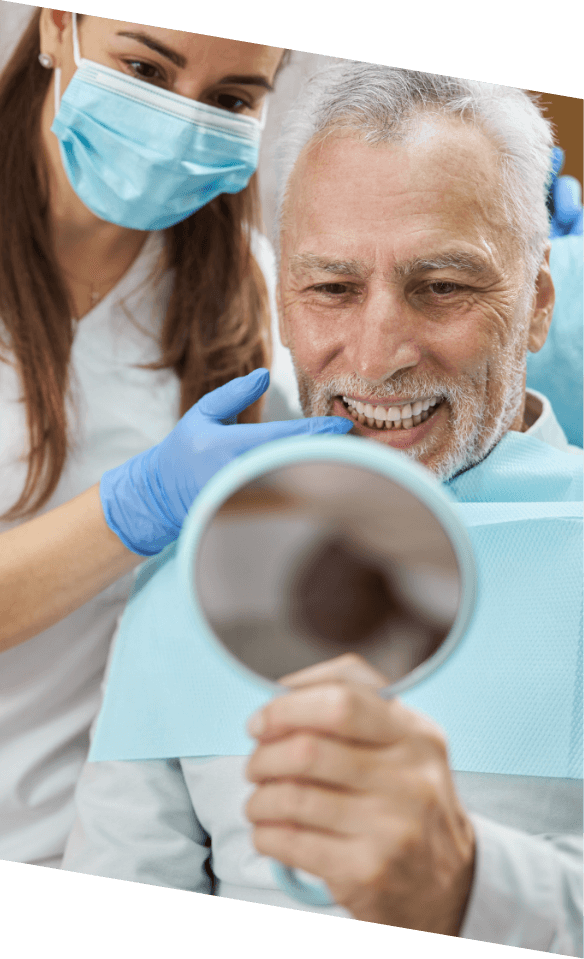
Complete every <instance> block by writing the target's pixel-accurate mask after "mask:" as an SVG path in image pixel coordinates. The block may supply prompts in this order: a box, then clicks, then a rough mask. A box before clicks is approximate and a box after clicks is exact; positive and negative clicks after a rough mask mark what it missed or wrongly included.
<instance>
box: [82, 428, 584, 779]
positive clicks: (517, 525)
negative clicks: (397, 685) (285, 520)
mask: <svg viewBox="0 0 584 959" xmlns="http://www.w3.org/2000/svg"><path fill="white" fill-rule="evenodd" d="M445 485H446V488H447V489H449V490H450V492H451V494H453V496H454V497H455V500H456V502H455V503H454V508H455V509H456V510H457V511H458V513H459V515H460V517H461V519H462V521H463V522H464V524H465V526H466V528H467V530H468V533H469V535H470V538H471V540H472V544H473V548H474V551H475V559H476V564H477V573H478V601H477V607H476V612H475V615H474V618H473V621H472V623H471V625H470V627H469V629H468V631H467V633H466V635H465V637H464V638H463V640H462V641H461V643H460V644H459V646H458V647H457V648H456V649H455V651H454V653H453V654H452V655H451V656H450V658H449V659H448V660H446V662H445V663H444V664H443V665H442V666H440V667H439V668H438V669H437V670H436V672H435V673H433V674H432V675H431V676H429V677H428V678H427V679H426V680H424V681H423V682H422V683H420V685H419V686H417V687H415V688H413V689H412V690H409V691H407V692H406V693H404V694H402V695H401V697H400V698H401V700H402V701H403V702H404V703H405V704H406V705H407V706H409V707H411V708H412V709H415V710H419V711H422V712H424V713H426V714H427V715H429V716H431V717H432V718H433V719H434V720H435V721H436V722H437V723H438V724H439V725H440V726H441V727H442V728H443V730H444V731H445V732H446V735H447V737H448V741H449V748H450V765H451V768H452V769H454V770H457V771H472V772H483V773H503V774H505V773H507V774H513V775H525V776H547V777H561V778H575V779H578V778H581V776H582V464H581V460H580V457H575V456H573V455H572V454H569V453H561V452H558V451H557V450H555V449H554V448H553V447H551V446H548V444H546V443H543V442H541V441H540V440H537V439H535V438H534V437H531V436H525V435H523V434H520V433H516V432H512V433H511V432H510V433H508V434H507V435H506V436H505V437H504V438H503V439H502V440H501V442H500V443H499V444H498V445H497V447H496V448H495V449H494V450H493V452H492V453H491V454H490V455H489V456H488V457H487V458H486V459H485V460H484V461H483V462H482V463H480V464H479V465H478V466H475V467H473V468H472V469H470V470H468V471H467V472H466V473H464V474H462V475H461V476H460V477H458V478H456V479H455V480H453V481H451V482H450V483H448V484H445ZM176 554H177V548H176V544H173V546H171V547H169V548H167V549H166V550H165V551H164V552H163V553H161V554H160V555H159V556H157V557H155V558H154V559H152V560H150V561H149V562H147V563H146V564H144V566H143V567H142V568H141V569H140V571H139V574H138V577H137V579H136V583H135V587H134V590H133V593H132V595H131V598H130V600H129V602H128V605H127V607H126V610H125V612H124V615H123V617H122V621H121V624H120V629H119V632H118V636H117V640H116V646H115V649H114V652H113V656H112V663H111V668H110V675H109V680H108V683H107V687H106V692H105V697H104V702H103V706H102V710H101V713H100V716H99V718H98V720H97V723H96V728H95V734H94V738H93V743H92V746H91V750H90V754H89V759H90V760H91V761H99V760H109V759H113V760H128V759H167V758H171V757H172V758H174V757H193V756H232V755H245V754H247V753H250V752H251V751H252V750H253V748H254V747H255V741H254V740H252V739H251V738H250V737H248V735H247V733H246V731H245V723H246V720H247V718H248V717H249V715H250V714H251V713H252V712H253V711H254V710H256V709H258V708H259V707H261V706H262V705H264V704H265V703H266V702H267V701H268V700H269V699H270V698H272V695H273V693H272V691H270V690H269V689H267V687H265V686H263V685H261V684H260V683H259V682H258V683H256V682H254V681H253V680H251V679H249V678H248V677H247V676H244V675H243V673H240V672H239V671H238V669H237V668H236V667H235V666H233V665H231V663H229V662H228V661H227V659H225V658H223V656H222V655H221V654H220V653H219V652H218V651H216V649H215V647H214V646H212V645H211V643H209V642H208V640H206V639H205V637H203V636H201V635H198V634H197V633H196V631H195V630H194V628H193V624H192V621H191V612H190V608H189V605H188V598H187V596H186V595H184V594H183V593H182V591H181V588H180V587H179V576H178V575H177V559H176Z"/></svg>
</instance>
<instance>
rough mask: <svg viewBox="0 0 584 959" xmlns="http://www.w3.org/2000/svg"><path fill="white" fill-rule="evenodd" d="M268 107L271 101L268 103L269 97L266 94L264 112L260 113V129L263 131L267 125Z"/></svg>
mask: <svg viewBox="0 0 584 959" xmlns="http://www.w3.org/2000/svg"><path fill="white" fill-rule="evenodd" d="M268 107H269V103H268V98H267V96H266V97H265V99H264V105H263V107H262V112H261V114H260V119H259V124H260V130H261V131H262V132H263V130H264V128H265V126H266V120H267V119H268Z"/></svg>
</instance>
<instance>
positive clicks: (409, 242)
mask: <svg viewBox="0 0 584 959" xmlns="http://www.w3.org/2000/svg"><path fill="white" fill-rule="evenodd" d="M499 193H500V178H499V172H498V165H497V154H496V152H495V148H494V147H493V146H492V144H491V143H490V141H489V140H488V139H487V138H486V137H485V136H484V135H483V134H482V133H481V132H480V131H479V130H477V129H475V128H474V127H473V126H472V125H470V124H469V125H463V124H462V123H460V122H459V121H457V120H435V119H431V118H424V119H422V120H421V121H420V123H419V126H418V128H417V131H416V136H415V138H410V139H409V140H408V141H407V142H402V143H399V144H381V145H379V146H374V145H370V144H367V143H365V142H363V141H360V140H358V139H352V138H350V137H349V136H344V137H341V136H329V137H328V138H326V139H325V140H324V141H323V142H322V143H320V144H317V145H312V147H309V148H308V149H306V150H305V151H304V153H303V154H302V155H301V157H300V159H299V161H298V163H297V165H296V168H295V170H294V173H293V175H292V178H291V181H290V185H289V194H288V200H287V202H286V206H285V209H284V217H283V222H282V266H281V274H280V290H279V296H280V328H281V334H282V340H283V342H284V344H285V345H287V346H288V347H289V348H290V350H291V353H292V357H293V360H294V365H295V368H296V374H297V377H298V384H299V391H300V400H301V403H302V407H303V410H304V412H305V414H306V415H309V416H319V415H338V416H345V417H350V418H351V419H352V420H353V421H354V422H355V427H354V432H355V433H356V434H358V435H360V436H366V437H370V438H372V439H375V440H378V441H379V442H381V443H385V444H386V445H388V446H393V447H394V448H396V449H399V450H402V451H403V452H405V453H406V454H408V455H410V456H412V457H414V458H415V459H417V460H418V461H420V462H422V463H424V464H425V465H426V466H428V467H429V468H430V469H432V470H433V471H434V472H435V473H437V474H438V476H440V477H441V478H443V479H446V478H448V477H450V476H452V475H454V474H455V473H456V472H458V471H459V470H461V469H464V468H466V467H468V466H470V465H472V464H474V463H476V462H479V461H480V460H481V459H483V457H484V456H485V455H486V454H487V453H488V452H489V451H490V450H491V449H492V448H493V446H494V445H495V444H496V443H497V442H498V440H499V439H500V438H501V437H502V436H503V435H504V433H505V432H507V430H508V429H521V428H522V424H523V407H524V399H525V372H524V367H525V353H526V350H527V348H528V347H529V348H530V349H539V348H540V347H541V346H542V344H543V342H544V341H545V334H546V332H547V325H549V316H548V313H549V314H550V315H551V310H550V309H549V304H550V298H553V287H552V286H551V280H550V279H549V270H548V268H547V264H544V265H543V267H542V271H540V277H539V278H538V287H537V290H536V291H535V292H534V291H532V290H529V289H527V284H526V279H525V273H524V266H523V261H522V258H521V256H520V254H519V248H518V245H517V241H516V240H515V238H514V236H513V234H512V233H511V231H510V229H509V226H508V223H507V221H506V219H505V215H504V212H503V211H502V209H501V207H500V204H499V202H498V195H499Z"/></svg>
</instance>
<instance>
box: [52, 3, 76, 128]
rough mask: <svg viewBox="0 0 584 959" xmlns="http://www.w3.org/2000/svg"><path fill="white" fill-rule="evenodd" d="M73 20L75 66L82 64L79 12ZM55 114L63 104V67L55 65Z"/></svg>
mask: <svg viewBox="0 0 584 959" xmlns="http://www.w3.org/2000/svg"><path fill="white" fill-rule="evenodd" d="M71 16H72V17H73V20H72V22H71V27H72V33H73V60H74V61H75V66H76V67H80V66H81V54H80V52H79V34H78V32H77V14H76V13H73V14H71ZM54 94H55V116H57V113H58V112H59V107H60V106H61V67H55V88H54Z"/></svg>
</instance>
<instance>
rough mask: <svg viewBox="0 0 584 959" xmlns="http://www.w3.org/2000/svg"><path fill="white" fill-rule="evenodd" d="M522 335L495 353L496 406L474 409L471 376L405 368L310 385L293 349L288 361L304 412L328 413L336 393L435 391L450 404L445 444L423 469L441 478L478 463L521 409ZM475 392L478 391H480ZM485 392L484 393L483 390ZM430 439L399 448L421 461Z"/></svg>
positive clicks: (416, 393)
mask: <svg viewBox="0 0 584 959" xmlns="http://www.w3.org/2000/svg"><path fill="white" fill-rule="evenodd" d="M521 340H522V337H520V336H517V335H516V336H515V337H514V339H513V341H512V342H511V343H509V344H507V346H506V348H504V349H503V348H501V349H500V351H499V352H498V355H497V357H496V363H495V366H496V370H497V379H498V381H499V383H501V384H503V383H504V384H505V386H500V387H499V389H498V392H499V397H498V401H497V409H489V408H488V406H487V401H486V398H485V402H484V403H483V405H482V407H481V408H480V409H478V408H477V391H476V389H473V388H472V381H471V380H470V379H469V380H468V382H467V384H466V385H464V384H460V383H457V382H455V381H453V380H451V381H446V380H438V379H433V378H431V377H428V376H416V375H415V374H409V373H407V372H406V373H404V374H402V375H401V376H396V377H392V378H391V379H388V380H387V381H386V383H385V384H384V385H383V386H382V387H379V386H378V387H375V388H372V387H371V386H370V385H369V384H368V383H367V382H366V381H365V380H363V379H361V377H360V376H358V375H357V374H352V375H350V376H340V377H333V378H332V379H330V380H327V381H326V382H324V383H319V384H318V385H316V386H315V385H313V384H311V383H310V381H309V380H308V378H307V377H306V376H305V375H304V374H303V372H302V371H301V370H300V369H299V367H298V365H297V363H296V359H295V357H294V354H292V362H293V364H294V369H295V371H296V379H297V381H298V393H299V397H300V404H301V406H302V410H303V412H304V415H305V416H329V415H332V407H333V401H334V399H335V398H336V397H338V396H347V395H349V396H350V395H366V396H370V397H371V398H372V399H373V398H375V399H377V400H379V401H380V403H383V401H384V399H385V397H387V396H395V395H396V394H400V395H402V396H410V397H414V396H419V397H423V396H438V397H440V398H443V399H445V400H446V402H447V403H448V405H449V407H450V418H449V426H448V430H449V432H448V439H447V440H446V443H445V444H444V445H445V449H444V452H443V453H442V455H441V456H440V457H438V458H435V457H433V461H432V462H431V463H430V464H428V468H429V469H431V470H432V472H433V473H434V474H435V475H436V476H437V478H438V479H440V480H442V481H443V482H444V481H446V480H449V479H452V477H453V476H456V475H457V474H458V473H461V472H463V471H464V470H466V469H469V468H470V467H471V466H476V465H477V463H480V462H481V461H482V460H483V459H484V458H485V457H486V456H487V455H488V454H489V453H490V452H491V450H492V449H494V447H495V446H496V445H497V443H498V442H499V440H501V439H502V437H503V436H504V435H505V433H507V431H508V430H509V427H510V426H511V424H512V423H513V421H514V420H515V418H516V416H517V414H518V412H519V411H520V409H521V404H522V402H523V394H524V382H525V350H524V349H523V348H522V345H521V342H520V341H521ZM479 395H480V394H479ZM483 396H484V394H483ZM433 445H434V441H433V440H432V439H431V438H428V439H427V440H426V441H425V442H422V443H419V444H416V446H415V447H414V448H412V449H403V450H399V452H400V453H405V454H406V456H409V457H410V459H414V460H419V461H422V460H423V459H424V457H425V455H426V454H427V453H428V452H429V451H432V447H433Z"/></svg>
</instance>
